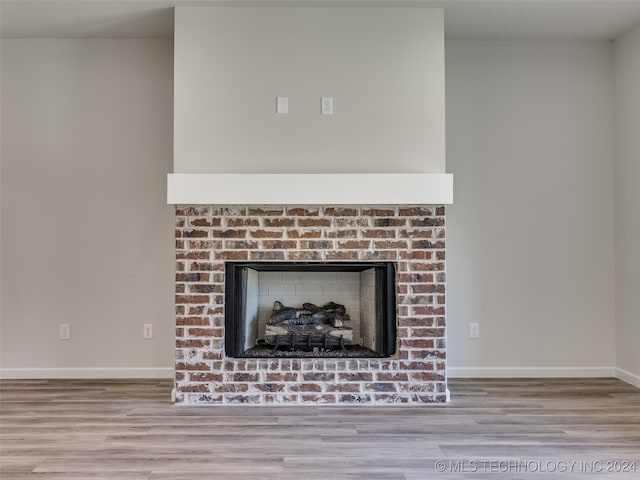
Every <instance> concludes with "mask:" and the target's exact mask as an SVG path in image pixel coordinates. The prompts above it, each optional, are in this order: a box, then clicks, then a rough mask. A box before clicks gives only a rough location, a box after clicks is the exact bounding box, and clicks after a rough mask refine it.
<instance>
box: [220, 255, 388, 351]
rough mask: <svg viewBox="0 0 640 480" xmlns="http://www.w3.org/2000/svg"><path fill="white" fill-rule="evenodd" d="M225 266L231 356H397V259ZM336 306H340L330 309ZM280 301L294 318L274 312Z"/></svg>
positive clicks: (226, 305)
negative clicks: (286, 318) (394, 261)
mask: <svg viewBox="0 0 640 480" xmlns="http://www.w3.org/2000/svg"><path fill="white" fill-rule="evenodd" d="M225 270H226V272H225V350H226V354H227V356H229V357H235V358H265V357H266V358H271V357H310V356H312V357H361V358H362V357H364V358H367V357H390V356H392V355H393V354H394V353H395V343H396V311H395V310H396V305H395V290H396V289H395V266H394V264H393V263H392V262H356V263H337V262H336V263H331V262H326V263H302V262H274V263H266V262H259V263H258V262H256V263H246V262H227V263H226V264H225ZM276 302H278V303H276ZM331 304H336V305H338V306H339V307H340V308H338V309H337V310H336V309H331V308H329V307H328V306H331ZM274 305H277V308H278V309H280V308H287V309H291V310H290V312H291V313H292V314H291V315H289V316H287V317H291V320H289V321H282V320H281V318H282V317H283V316H282V315H278V316H275V315H274V313H275V311H274V308H276V307H274ZM342 307H344V308H342ZM309 308H310V309H311V310H308V309H309ZM316 309H317V310H316ZM335 311H337V312H338V313H337V314H335V313H332V312H335ZM314 312H316V313H315V315H313V313H314ZM326 312H329V313H326Z"/></svg>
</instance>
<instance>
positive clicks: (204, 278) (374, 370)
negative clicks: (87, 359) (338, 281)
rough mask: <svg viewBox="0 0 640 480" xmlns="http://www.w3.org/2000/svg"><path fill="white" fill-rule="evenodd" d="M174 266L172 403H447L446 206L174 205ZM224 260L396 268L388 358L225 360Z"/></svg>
mask: <svg viewBox="0 0 640 480" xmlns="http://www.w3.org/2000/svg"><path fill="white" fill-rule="evenodd" d="M176 260H177V262H176V401H177V402H178V403H186V404H196V403H197V404H237V403H251V404H261V405H267V404H306V403H311V404H316V403H325V404H348V403H433V402H444V401H445V400H446V345H445V281H446V279H445V207H444V206H441V205H440V206H437V205H436V206H420V207H402V206H400V207H397V206H393V207H308V206H304V207H296V206H287V207H272V206H268V207H254V206H233V207H225V206H200V205H199V206H177V207H176ZM228 260H234V261H237V260H250V261H269V262H273V261H291V262H292V261H309V262H316V261H317V262H323V261H355V260H357V261H392V262H395V263H396V271H397V282H396V285H397V287H396V303H397V350H396V354H395V356H393V357H391V358H383V359H339V358H338V359H336V358H300V359H278V358H273V359H255V360H253V359H232V358H227V357H226V356H225V352H224V347H223V345H224V265H225V261H228Z"/></svg>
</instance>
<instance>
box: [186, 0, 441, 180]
mask: <svg viewBox="0 0 640 480" xmlns="http://www.w3.org/2000/svg"><path fill="white" fill-rule="evenodd" d="M175 59H176V61H175V145H174V170H175V172H176V173H389V172H396V173H444V170H445V157H444V147H445V139H444V20H443V14H442V11H441V10H437V9H424V8H415V9H412V8H399V9H395V8H306V7H305V8H299V7H280V8H273V7H271V8H247V7H240V8H228V7H218V8H211V7H203V8H193V7H182V8H176V18H175ZM277 96H287V97H288V98H289V113H288V114H286V115H277V114H276V113H275V106H276V97H277ZM322 96H330V97H333V100H334V115H331V116H326V115H324V116H323V115H320V97H322Z"/></svg>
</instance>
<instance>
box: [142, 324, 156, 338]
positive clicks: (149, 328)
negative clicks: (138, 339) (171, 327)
mask: <svg viewBox="0 0 640 480" xmlns="http://www.w3.org/2000/svg"><path fill="white" fill-rule="evenodd" d="M142 338H144V339H145V340H148V339H150V338H153V325H152V324H150V323H145V324H144V327H143V330H142Z"/></svg>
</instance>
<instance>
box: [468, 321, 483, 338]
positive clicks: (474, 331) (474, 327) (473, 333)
mask: <svg viewBox="0 0 640 480" xmlns="http://www.w3.org/2000/svg"><path fill="white" fill-rule="evenodd" d="M469 338H480V324H479V323H470V324H469Z"/></svg>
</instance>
